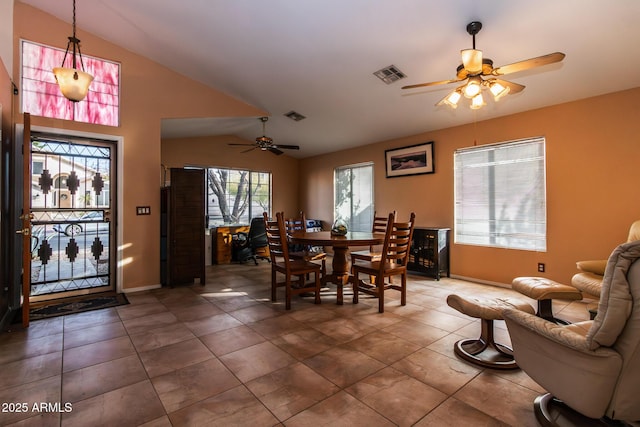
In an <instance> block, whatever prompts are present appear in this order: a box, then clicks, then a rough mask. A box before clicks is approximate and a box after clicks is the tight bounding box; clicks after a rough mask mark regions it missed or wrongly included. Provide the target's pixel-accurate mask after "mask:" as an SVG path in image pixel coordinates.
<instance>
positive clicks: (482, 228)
mask: <svg viewBox="0 0 640 427" xmlns="http://www.w3.org/2000/svg"><path fill="white" fill-rule="evenodd" d="M454 179H455V185H454V191H455V195H454V200H455V212H454V217H455V218H454V222H455V234H454V238H455V242H456V243H463V244H470V245H482V246H491V247H499V248H509V249H524V250H535V251H546V248H547V238H546V232H547V230H546V229H547V220H546V178H545V140H544V138H542V137H537V138H531V139H526V140H519V141H512V142H506V143H500V144H493V145H485V146H479V147H471V148H465V149H460V150H457V151H456V152H455V154H454Z"/></svg>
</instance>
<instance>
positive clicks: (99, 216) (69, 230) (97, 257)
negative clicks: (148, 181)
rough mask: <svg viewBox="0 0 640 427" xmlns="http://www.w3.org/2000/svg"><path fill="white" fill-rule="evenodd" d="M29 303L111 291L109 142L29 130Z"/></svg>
mask: <svg viewBox="0 0 640 427" xmlns="http://www.w3.org/2000/svg"><path fill="white" fill-rule="evenodd" d="M30 140H31V144H30V146H31V147H30V148H31V171H28V170H26V168H25V177H24V180H25V182H29V183H30V185H31V187H30V189H31V197H30V199H31V200H30V212H31V224H32V231H31V247H30V251H31V274H30V277H31V281H30V289H29V301H30V302H37V301H43V300H51V299H58V298H63V297H68V296H74V295H81V294H89V293H96V292H104V291H110V290H115V289H116V288H115V277H116V275H115V268H116V265H115V260H116V256H115V254H116V248H115V246H116V245H115V244H114V243H115V242H116V239H115V236H116V234H115V225H116V224H115V222H114V221H113V219H115V218H117V216H116V215H115V206H114V205H113V202H112V201H113V200H117V198H116V197H115V194H113V191H114V190H115V188H117V187H116V184H115V176H116V174H115V153H116V143H115V142H114V141H103V140H94V139H89V138H79V137H69V136H63V135H54V134H48V133H38V132H31V138H30Z"/></svg>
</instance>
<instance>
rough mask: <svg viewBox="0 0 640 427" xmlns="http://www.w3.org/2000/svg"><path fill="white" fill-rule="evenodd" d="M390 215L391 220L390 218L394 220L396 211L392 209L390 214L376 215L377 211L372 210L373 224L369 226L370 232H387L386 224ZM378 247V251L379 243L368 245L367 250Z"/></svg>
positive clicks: (373, 250)
mask: <svg viewBox="0 0 640 427" xmlns="http://www.w3.org/2000/svg"><path fill="white" fill-rule="evenodd" d="M391 215H393V220H391V221H392V222H393V221H394V220H395V218H396V215H397V213H396V211H393V212H392V213H391V214H389V215H388V216H378V212H376V211H374V212H373V226H372V227H371V232H373V233H386V232H387V224H388V223H389V218H391ZM376 247H377V248H378V251H379V250H380V245H371V246H369V250H370V251H371V252H376V249H375V248H376Z"/></svg>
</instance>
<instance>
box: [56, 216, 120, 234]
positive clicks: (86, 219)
mask: <svg viewBox="0 0 640 427" xmlns="http://www.w3.org/2000/svg"><path fill="white" fill-rule="evenodd" d="M77 221H78V222H70V223H60V224H54V225H53V229H54V230H55V231H57V232H58V233H64V234H65V235H67V236H75V235H78V234H80V233H82V232H83V231H84V230H85V229H86V231H87V232H88V233H94V232H95V233H106V232H108V231H109V225H110V224H109V222H107V221H105V220H104V215H103V214H102V212H99V211H92V212H87V213H86V214H84V215H82V216H81V217H80V218H78V220H77ZM94 224H95V225H94ZM87 225H89V226H87Z"/></svg>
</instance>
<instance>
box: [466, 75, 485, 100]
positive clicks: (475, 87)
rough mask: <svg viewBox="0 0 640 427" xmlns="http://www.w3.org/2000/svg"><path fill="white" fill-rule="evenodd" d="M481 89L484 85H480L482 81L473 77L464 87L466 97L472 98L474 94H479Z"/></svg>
mask: <svg viewBox="0 0 640 427" xmlns="http://www.w3.org/2000/svg"><path fill="white" fill-rule="evenodd" d="M481 90H482V87H481V86H480V82H479V81H478V80H475V79H471V80H469V83H467V84H466V86H465V87H464V89H463V93H464V96H465V97H467V98H469V99H472V98H473V97H474V96H476V95H478V94H479V93H480V91H481Z"/></svg>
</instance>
